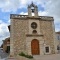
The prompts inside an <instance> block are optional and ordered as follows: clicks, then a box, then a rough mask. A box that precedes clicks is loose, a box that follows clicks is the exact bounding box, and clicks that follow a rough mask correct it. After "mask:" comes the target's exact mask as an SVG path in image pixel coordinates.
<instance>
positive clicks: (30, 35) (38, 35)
mask: <svg viewBox="0 0 60 60" xmlns="http://www.w3.org/2000/svg"><path fill="white" fill-rule="evenodd" d="M26 36H27V37H32V36H36V37H40V36H43V34H26Z"/></svg>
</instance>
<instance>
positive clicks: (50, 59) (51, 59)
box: [34, 54, 60, 60]
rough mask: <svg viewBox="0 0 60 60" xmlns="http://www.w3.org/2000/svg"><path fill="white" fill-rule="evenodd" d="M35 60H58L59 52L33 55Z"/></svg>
mask: <svg viewBox="0 0 60 60" xmlns="http://www.w3.org/2000/svg"><path fill="white" fill-rule="evenodd" d="M34 59H35V60H60V54H53V55H43V56H34Z"/></svg>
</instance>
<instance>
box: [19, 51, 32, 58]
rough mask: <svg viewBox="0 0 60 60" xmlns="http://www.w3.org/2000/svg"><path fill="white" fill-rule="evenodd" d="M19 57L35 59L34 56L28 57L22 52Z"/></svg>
mask: <svg viewBox="0 0 60 60" xmlns="http://www.w3.org/2000/svg"><path fill="white" fill-rule="evenodd" d="M19 55H20V56H23V57H26V58H29V59H32V58H33V56H31V55H26V54H24V53H23V52H21V53H20V54H19Z"/></svg>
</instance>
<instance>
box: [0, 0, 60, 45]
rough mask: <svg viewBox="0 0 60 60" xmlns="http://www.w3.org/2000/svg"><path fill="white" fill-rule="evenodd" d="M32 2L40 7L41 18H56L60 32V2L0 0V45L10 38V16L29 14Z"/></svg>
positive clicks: (58, 0) (52, 0) (57, 29)
mask: <svg viewBox="0 0 60 60" xmlns="http://www.w3.org/2000/svg"><path fill="white" fill-rule="evenodd" d="M32 2H33V3H34V4H36V5H37V6H38V14H39V16H52V17H54V24H55V31H56V32H58V31H60V0H0V45H1V44H2V40H4V39H5V38H7V37H9V36H10V33H9V30H8V25H10V14H24V15H25V14H27V11H28V10H27V7H28V5H29V4H31V3H32Z"/></svg>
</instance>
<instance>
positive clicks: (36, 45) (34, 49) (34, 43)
mask: <svg viewBox="0 0 60 60" xmlns="http://www.w3.org/2000/svg"><path fill="white" fill-rule="evenodd" d="M31 53H32V55H39V54H40V50H39V41H38V40H37V39H33V40H32V41H31Z"/></svg>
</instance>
